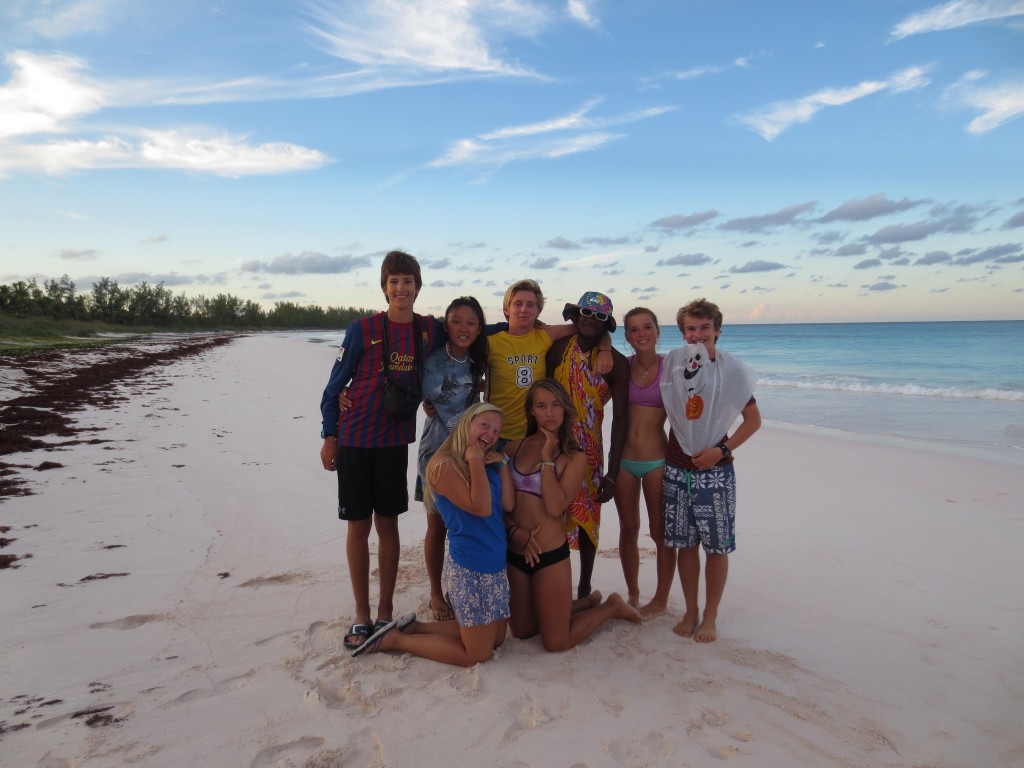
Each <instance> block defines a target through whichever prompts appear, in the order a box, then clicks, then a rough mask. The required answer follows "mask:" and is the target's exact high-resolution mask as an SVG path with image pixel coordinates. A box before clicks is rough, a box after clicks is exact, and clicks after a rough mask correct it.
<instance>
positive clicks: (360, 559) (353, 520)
mask: <svg viewBox="0 0 1024 768" xmlns="http://www.w3.org/2000/svg"><path fill="white" fill-rule="evenodd" d="M380 285H381V290H382V291H383V292H384V297H385V300H386V301H387V305H388V307H387V311H386V312H378V313H376V314H374V315H370V316H369V317H364V318H361V319H359V320H357V321H356V322H354V323H352V324H351V325H350V326H349V327H348V328H347V329H346V330H345V338H344V340H343V341H342V344H341V349H340V350H339V352H338V356H337V359H336V360H335V362H334V367H333V368H332V370H331V375H330V378H329V379H328V381H327V386H326V387H325V388H324V392H323V397H322V398H321V400H320V414H321V417H322V428H321V432H320V437H321V438H322V439H323V444H322V446H321V448H320V462H321V464H322V465H323V468H324V469H325V470H327V471H329V472H337V476H338V517H340V518H341V519H342V520H344V521H346V523H347V524H348V535H347V541H346V545H345V551H346V556H347V560H348V570H349V579H350V582H351V586H352V593H353V596H354V598H355V609H356V615H355V622H354V623H353V624H352V625H351V627H350V628H349V631H348V632H347V633H346V635H345V638H344V642H345V646H346V647H347V648H356V647H358V646H359V645H361V644H362V643H363V642H365V640H366V638H368V637H369V636H370V635H371V634H372V632H373V627H374V626H382V625H385V624H387V623H388V622H389V621H390V620H391V618H392V614H393V611H394V606H393V599H394V593H395V583H396V581H397V578H398V560H399V554H400V552H401V542H400V540H399V533H398V516H399V515H400V514H402V513H403V512H405V511H406V510H407V509H408V508H409V488H408V483H407V480H406V476H407V472H408V465H409V444H410V443H412V442H413V441H414V440H415V439H416V421H415V419H414V418H413V419H409V420H399V419H396V418H394V417H392V416H391V415H390V414H389V413H388V412H387V410H386V408H385V407H384V402H383V400H384V381H385V375H386V374H385V365H384V362H385V360H384V349H385V347H387V348H388V349H389V351H390V355H389V357H390V366H389V368H390V370H391V375H392V376H393V378H395V379H397V380H399V381H402V382H405V383H411V384H414V385H418V384H419V378H420V374H419V368H420V366H421V364H422V362H421V361H422V360H424V359H426V357H427V355H429V354H430V352H431V351H432V350H433V348H434V347H435V346H438V345H439V344H440V343H441V342H442V341H443V330H442V327H441V323H440V321H438V320H436V319H435V318H433V317H430V316H421V315H417V314H415V313H414V312H413V305H414V304H415V302H416V297H417V296H418V295H419V292H420V289H421V288H422V286H423V279H422V277H421V274H420V265H419V262H417V261H416V259H415V258H413V257H412V256H410V255H409V254H407V253H404V252H402V251H391V252H390V253H389V254H388V255H387V256H385V257H384V261H383V263H382V264H381V269H380ZM385 333H386V334H387V338H386V339H385V336H384V334H385ZM346 386H347V387H348V388H349V391H348V397H349V398H350V400H351V401H352V407H350V408H348V409H346V410H345V411H343V412H342V411H341V410H340V409H339V405H338V396H339V394H340V393H341V392H342V390H343V389H344V388H345V387H346ZM373 528H376V530H377V537H378V550H377V564H378V572H379V579H380V595H379V599H378V602H377V621H376V623H375V624H374V623H371V616H370V548H369V537H370V531H371V529H373Z"/></svg>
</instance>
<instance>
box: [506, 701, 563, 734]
mask: <svg viewBox="0 0 1024 768" xmlns="http://www.w3.org/2000/svg"><path fill="white" fill-rule="evenodd" d="M549 720H551V717H550V716H549V715H548V714H546V713H545V712H544V711H543V710H542V709H541V706H540V703H539V702H538V701H537V697H536V696H534V695H533V694H532V693H527V694H526V695H524V696H521V697H520V698H519V700H518V701H517V702H516V704H515V709H514V711H513V712H512V723H511V724H510V725H509V727H508V728H506V729H505V734H504V735H503V736H502V737H501V741H502V743H504V744H507V743H508V742H510V741H515V740H516V739H518V738H519V737H520V736H522V735H523V734H524V733H527V732H528V731H533V730H536V729H537V728H539V727H540V726H541V725H543V724H544V723H546V722H548V721H549Z"/></svg>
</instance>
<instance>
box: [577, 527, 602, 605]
mask: <svg viewBox="0 0 1024 768" xmlns="http://www.w3.org/2000/svg"><path fill="white" fill-rule="evenodd" d="M579 546H580V585H579V588H578V589H577V590H576V597H586V596H587V595H589V594H590V593H591V592H592V591H593V589H592V588H591V586H590V579H591V577H592V576H593V575H594V560H595V558H596V557H597V545H596V544H594V542H593V541H591V540H590V537H589V536H588V535H587V532H586V531H584V530H583V529H582V528H580V531H579Z"/></svg>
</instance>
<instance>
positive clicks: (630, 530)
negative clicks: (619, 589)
mask: <svg viewBox="0 0 1024 768" xmlns="http://www.w3.org/2000/svg"><path fill="white" fill-rule="evenodd" d="M648 474H650V473H648ZM659 482H660V480H659ZM615 506H616V508H617V509H618V511H619V562H620V563H622V576H623V578H624V579H625V580H626V599H627V602H628V603H629V604H630V605H632V606H633V607H634V608H635V607H638V606H639V605H640V547H639V544H638V542H639V539H640V481H639V480H637V479H636V478H635V477H634V476H633V475H631V474H630V473H629V472H626V471H625V470H623V471H622V472H619V481H618V484H617V485H616V487H615Z"/></svg>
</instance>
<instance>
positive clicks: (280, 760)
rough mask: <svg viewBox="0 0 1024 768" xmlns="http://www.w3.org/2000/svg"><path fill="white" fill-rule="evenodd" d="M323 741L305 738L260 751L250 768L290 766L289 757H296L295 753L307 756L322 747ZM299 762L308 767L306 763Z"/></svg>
mask: <svg viewBox="0 0 1024 768" xmlns="http://www.w3.org/2000/svg"><path fill="white" fill-rule="evenodd" d="M324 741H325V739H321V738H319V737H317V736H307V737H305V738H302V739H298V740H296V741H290V742H288V743H287V744H278V745H276V746H273V747H267V748H266V749H261V750H260V751H259V752H258V753H257V754H256V757H254V758H253V761H252V763H250V768H274V766H279V765H291V764H292V763H291V761H290V760H288V756H289V755H295V756H298V755H297V753H301V754H303V755H308V754H309V753H310V752H311V751H313V750H314V749H319V748H320V747H321V746H323V744H324ZM285 761H287V762H285ZM301 762H303V763H306V764H307V765H308V763H307V762H306V761H301Z"/></svg>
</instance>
